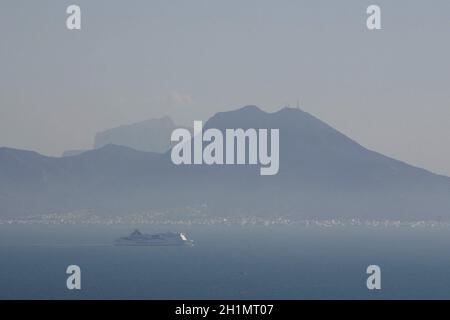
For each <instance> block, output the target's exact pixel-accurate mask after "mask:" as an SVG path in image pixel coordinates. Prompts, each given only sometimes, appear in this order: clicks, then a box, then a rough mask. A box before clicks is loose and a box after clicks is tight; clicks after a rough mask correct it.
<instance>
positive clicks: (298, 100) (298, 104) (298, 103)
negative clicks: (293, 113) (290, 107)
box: [297, 99, 300, 109]
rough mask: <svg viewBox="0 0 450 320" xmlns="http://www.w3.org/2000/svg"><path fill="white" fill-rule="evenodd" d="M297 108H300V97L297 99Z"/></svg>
mask: <svg viewBox="0 0 450 320" xmlns="http://www.w3.org/2000/svg"><path fill="white" fill-rule="evenodd" d="M297 109H300V99H297Z"/></svg>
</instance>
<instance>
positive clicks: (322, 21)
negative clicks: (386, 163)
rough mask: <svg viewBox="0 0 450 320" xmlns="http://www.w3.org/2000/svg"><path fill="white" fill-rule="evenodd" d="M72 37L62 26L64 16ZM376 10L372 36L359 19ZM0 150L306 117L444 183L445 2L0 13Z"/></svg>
mask: <svg viewBox="0 0 450 320" xmlns="http://www.w3.org/2000/svg"><path fill="white" fill-rule="evenodd" d="M70 4H78V5H80V6H81V9H82V30H81V31H69V30H67V29H66V25H65V21H66V17H67V15H66V13H65V11H66V8H67V6H68V5H70ZM369 4H378V5H380V6H381V8H382V27H383V30H380V31H369V30H367V28H366V22H365V21H366V17H367V15H366V8H367V6H368V5H369ZM0 34H1V38H0V40H1V41H0V146H9V147H15V148H21V149H32V150H36V151H38V152H41V153H43V154H46V155H59V154H60V153H61V152H62V151H64V150H67V149H80V148H89V147H91V146H92V144H93V137H94V134H95V132H97V131H100V130H104V129H107V128H110V127H114V126H117V125H120V124H127V123H132V122H137V121H141V120H144V119H147V118H151V117H159V116H163V115H170V116H172V117H173V118H174V120H175V121H177V122H178V123H180V124H186V123H189V122H190V121H192V120H194V119H207V118H208V117H209V116H211V115H212V114H214V113H215V112H217V111H224V110H229V109H235V108H237V107H240V106H244V105H247V104H256V105H259V106H260V107H261V108H262V109H264V110H267V111H275V110H278V109H279V108H281V107H283V106H284V105H286V104H291V105H295V104H296V100H297V99H300V100H301V105H302V108H303V109H304V110H305V111H308V112H310V113H311V114H313V115H315V116H317V117H318V118H320V119H322V120H324V121H326V122H327V123H329V124H330V125H332V126H334V127H335V128H336V129H338V130H340V131H342V132H343V133H345V134H347V135H348V136H350V137H352V138H353V139H355V140H357V141H358V142H360V143H361V144H363V145H364V146H366V147H368V148H370V149H374V150H376V151H379V152H382V153H384V154H386V155H389V156H392V157H395V158H397V159H401V160H404V161H406V162H409V163H411V164H414V165H418V166H421V167H425V168H428V169H430V170H432V171H434V172H437V173H444V174H447V175H450V61H449V59H450V58H449V57H450V39H449V36H450V1H448V0H441V1H439V0H434V1H425V0H423V1H412V0H404V1H399V0H396V1H378V0H376V1H374V0H372V1H364V0H354V1H335V0H329V1H317V0H311V1H300V0H293V1H283V0H271V1H265V0H253V1H248V0H222V1H219V0H214V1H212V0H203V1H199V0H189V1H186V0H179V1H175V0H143V1H136V0H135V1H112V0H95V1H61V0H53V1H45V0H40V1H20V0H2V1H1V2H0Z"/></svg>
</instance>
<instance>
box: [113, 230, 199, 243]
mask: <svg viewBox="0 0 450 320" xmlns="http://www.w3.org/2000/svg"><path fill="white" fill-rule="evenodd" d="M193 244H194V242H193V241H192V240H189V239H188V238H187V237H186V235H185V234H184V233H174V232H166V233H157V234H145V233H141V232H140V231H139V230H137V229H136V230H134V231H133V232H132V233H131V234H130V235H129V236H128V237H122V238H119V239H117V240H116V241H115V245H118V246H186V245H193Z"/></svg>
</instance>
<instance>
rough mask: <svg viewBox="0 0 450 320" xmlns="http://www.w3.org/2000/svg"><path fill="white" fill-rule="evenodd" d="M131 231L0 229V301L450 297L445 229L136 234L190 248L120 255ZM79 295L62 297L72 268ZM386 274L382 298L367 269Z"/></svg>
mask: <svg viewBox="0 0 450 320" xmlns="http://www.w3.org/2000/svg"><path fill="white" fill-rule="evenodd" d="M134 227H135V226H63V225H56V226H49V225H40V226H37V225H28V226H19V225H10V226H8V225H2V226H0V243H1V245H0V261H1V262H2V263H1V265H0V298H2V299H11V298H28V299H48V298H68V299H83V298H89V299H326V298H338V299H350V298H357V299H360V298H361V299H378V298H387V299H391V298H396V299H399V298H412V299H415V298H424V299H431V298H436V299H441V298H450V277H448V272H449V270H450V256H449V255H448V254H447V253H448V249H447V248H448V247H449V245H450V234H449V232H448V231H449V230H448V229H447V228H439V227H438V228H430V227H423V228H422V227H421V228H406V227H404V228H394V227H389V228H384V227H380V228H370V227H332V228H321V227H304V226H270V227H264V226H167V225H165V226H156V225H144V226H137V227H139V228H140V230H141V231H143V232H164V231H168V230H172V231H176V232H178V231H184V232H187V234H188V236H189V237H190V238H191V239H193V240H194V241H195V246H193V247H117V246H113V241H114V239H115V238H117V237H120V236H124V235H127V234H129V233H130V232H131V231H132V229H133V228H134ZM71 264H77V265H79V266H80V267H81V270H82V290H81V291H76V290H75V291H69V290H67V289H66V279H67V276H68V275H66V273H65V271H66V268H67V266H68V265H71ZM371 264H377V265H379V266H380V267H381V270H382V290H381V291H369V290H368V289H367V287H366V279H367V275H366V273H365V272H366V268H367V266H368V265H371Z"/></svg>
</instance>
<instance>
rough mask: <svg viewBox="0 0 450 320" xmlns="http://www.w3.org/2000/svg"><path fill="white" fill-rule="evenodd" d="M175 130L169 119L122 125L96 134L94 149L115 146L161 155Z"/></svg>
mask: <svg viewBox="0 0 450 320" xmlns="http://www.w3.org/2000/svg"><path fill="white" fill-rule="evenodd" d="M176 128H177V126H176V125H175V123H174V122H173V121H172V119H171V118H169V117H162V118H160V119H148V120H145V121H142V122H138V123H134V124H130V125H122V126H119V127H116V128H112V129H108V130H106V131H102V132H99V133H97V134H96V135H95V142H94V148H96V149H98V148H101V147H104V146H106V145H108V144H116V145H121V146H126V147H130V148H133V149H136V150H140V151H150V152H160V153H162V152H166V151H167V150H169V149H170V147H171V142H170V135H171V134H172V131H173V130H174V129H176Z"/></svg>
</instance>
